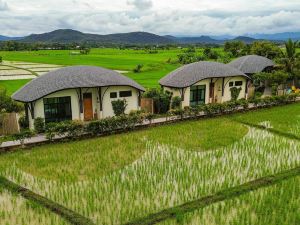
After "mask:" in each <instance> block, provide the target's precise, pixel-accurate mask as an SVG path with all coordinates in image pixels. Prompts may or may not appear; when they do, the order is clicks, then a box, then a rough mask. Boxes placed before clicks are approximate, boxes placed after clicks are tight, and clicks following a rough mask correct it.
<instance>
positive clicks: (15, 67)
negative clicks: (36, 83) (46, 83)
mask: <svg viewBox="0 0 300 225" xmlns="http://www.w3.org/2000/svg"><path fill="white" fill-rule="evenodd" d="M3 65H4V66H9V67H11V68H13V69H18V70H25V71H27V72H29V73H31V75H34V76H36V77H37V76H38V74H37V73H36V72H34V71H31V70H29V69H24V68H21V67H17V66H13V65H7V64H3ZM27 75H30V74H27Z"/></svg>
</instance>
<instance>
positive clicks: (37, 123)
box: [33, 117, 45, 134]
mask: <svg viewBox="0 0 300 225" xmlns="http://www.w3.org/2000/svg"><path fill="white" fill-rule="evenodd" d="M33 126H34V130H35V132H36V133H38V134H40V133H43V132H44V131H45V120H44V118H41V117H37V118H35V119H34V122H33Z"/></svg>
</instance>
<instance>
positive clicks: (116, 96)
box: [109, 91, 118, 99]
mask: <svg viewBox="0 0 300 225" xmlns="http://www.w3.org/2000/svg"><path fill="white" fill-rule="evenodd" d="M112 94H113V95H115V97H112ZM109 97H110V98H111V99H114V98H118V92H116V91H114V92H110V93H109Z"/></svg>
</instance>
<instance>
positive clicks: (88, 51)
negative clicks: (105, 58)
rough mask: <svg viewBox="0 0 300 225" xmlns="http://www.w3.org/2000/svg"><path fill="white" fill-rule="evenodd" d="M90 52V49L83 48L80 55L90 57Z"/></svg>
mask: <svg viewBox="0 0 300 225" xmlns="http://www.w3.org/2000/svg"><path fill="white" fill-rule="evenodd" d="M90 51H91V49H90V48H86V47H83V48H81V49H80V54H82V55H88V54H90Z"/></svg>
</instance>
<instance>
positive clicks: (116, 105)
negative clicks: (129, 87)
mask: <svg viewBox="0 0 300 225" xmlns="http://www.w3.org/2000/svg"><path fill="white" fill-rule="evenodd" d="M111 104H112V108H113V110H114V113H115V115H116V116H120V115H124V114H125V110H126V107H127V102H126V100H125V99H123V100H121V99H118V100H115V101H112V102H111Z"/></svg>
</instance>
